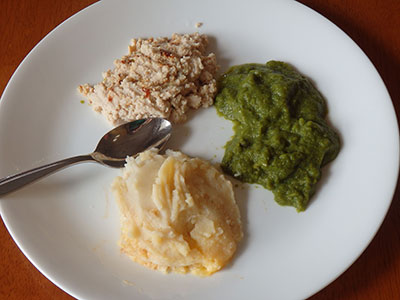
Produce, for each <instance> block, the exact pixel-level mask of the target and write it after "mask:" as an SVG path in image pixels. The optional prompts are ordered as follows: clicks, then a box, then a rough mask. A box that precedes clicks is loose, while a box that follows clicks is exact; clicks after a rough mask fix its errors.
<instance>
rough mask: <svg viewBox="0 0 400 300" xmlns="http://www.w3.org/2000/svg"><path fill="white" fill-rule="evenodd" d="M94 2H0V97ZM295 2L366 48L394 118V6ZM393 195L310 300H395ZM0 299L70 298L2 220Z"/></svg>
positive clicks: (366, 0) (388, 1)
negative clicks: (367, 238)
mask: <svg viewBox="0 0 400 300" xmlns="http://www.w3.org/2000/svg"><path fill="white" fill-rule="evenodd" d="M278 1H279V0H278ZM94 2H95V1H94V0H40V1H39V0H18V1H15V0H1V1H0V93H2V92H3V90H4V88H5V86H6V84H7V82H8V80H9V79H10V77H11V75H12V74H13V72H14V71H15V69H16V68H17V66H18V65H19V64H20V63H21V61H22V59H23V58H24V57H25V56H26V55H27V54H28V52H29V51H30V50H31V49H32V48H33V47H34V46H35V45H36V44H37V43H38V42H39V41H40V40H41V39H42V38H43V37H44V36H45V35H46V34H47V33H49V32H50V31H51V30H52V29H54V27H56V26H57V25H58V24H60V23H61V22H62V21H64V20H65V19H67V18H68V17H70V16H71V15H73V14H75V13H76V12H78V11H79V10H81V9H83V8H84V7H86V6H88V5H90V4H92V3H94ZM300 2H302V3H303V4H305V5H307V6H309V7H311V8H313V9H314V10H316V11H318V12H319V13H321V14H322V15H324V16H325V17H326V18H328V19H329V20H331V21H332V22H333V23H335V24H336V25H337V26H339V27H340V28H341V29H342V30H343V31H345V32H346V33H347V34H348V35H349V36H350V37H351V38H352V39H353V40H354V41H355V42H356V43H357V44H358V45H359V46H360V47H361V48H362V49H363V50H364V52H365V53H366V55H367V56H368V57H369V58H370V60H371V61H372V63H373V64H374V65H375V67H376V69H377V70H378V72H379V73H380V75H381V76H382V78H383V81H384V82H385V84H386V87H387V89H388V90H389V93H390V96H391V98H392V101H393V104H394V107H395V110H396V115H397V118H398V119H399V113H400V1H399V0H349V1H343V0H324V1H321V0H301V1H300ZM377 176H384V174H378V175H377ZM399 196H400V188H399V182H398V184H397V188H396V192H395V195H394V199H393V203H392V205H391V207H390V210H389V212H388V215H387V217H386V219H385V221H384V223H383V225H382V227H381V228H380V230H379V232H378V234H377V235H376V237H375V238H374V239H373V241H372V243H371V244H370V245H369V247H368V248H367V250H366V251H365V252H364V253H363V254H362V255H361V257H360V258H359V259H358V260H357V261H356V262H355V263H354V264H353V265H352V266H351V267H350V268H349V269H348V270H347V271H346V272H345V273H344V274H343V275H341V276H340V277H339V278H338V279H337V280H335V281H334V282H333V283H331V284H330V285H329V286H328V287H326V288H325V289H323V290H322V291H320V292H319V293H317V294H316V295H314V296H313V297H311V298H310V300H327V299H328V300H329V299H335V300H336V299H352V300H354V299H360V300H361V299H362V300H368V299H371V300H379V299H387V300H392V299H400V203H399ZM344 246H345V245H344ZM288 288H289V287H288ZM0 299H9V300H12V299H72V297H71V296H69V295H67V294H66V293H65V292H63V291H62V290H60V289H59V288H57V287H56V286H55V285H54V284H53V283H51V282H50V281H49V280H48V279H46V278H45V277H44V276H43V275H42V274H41V273H40V272H39V271H38V270H36V269H35V267H34V266H33V265H32V264H31V263H30V262H29V261H28V260H27V259H26V258H25V256H24V255H23V254H22V252H21V251H20V250H19V249H18V247H17V246H16V245H15V243H14V241H13V240H12V239H11V237H10V235H9V234H8V232H7V229H6V228H5V226H4V224H3V223H2V222H1V224H0Z"/></svg>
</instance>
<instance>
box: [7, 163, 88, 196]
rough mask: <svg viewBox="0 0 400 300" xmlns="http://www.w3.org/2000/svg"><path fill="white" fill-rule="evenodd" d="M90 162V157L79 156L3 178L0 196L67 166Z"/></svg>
mask: <svg viewBox="0 0 400 300" xmlns="http://www.w3.org/2000/svg"><path fill="white" fill-rule="evenodd" d="M91 160H92V161H94V159H93V157H92V156H91V155H80V156H75V157H71V158H67V159H63V160H59V161H56V162H53V163H50V164H47V165H44V166H41V167H38V168H35V169H32V170H28V171H25V172H22V173H19V174H16V175H11V176H7V177H4V178H2V179H0V196H1V195H5V194H7V193H10V192H12V191H14V190H16V189H19V188H21V187H23V186H25V185H27V184H28V183H31V182H33V181H35V180H38V179H40V178H42V177H44V176H46V175H49V174H51V173H53V172H55V171H57V170H60V169H62V168H65V167H67V166H69V165H72V164H76V163H79V162H84V161H91Z"/></svg>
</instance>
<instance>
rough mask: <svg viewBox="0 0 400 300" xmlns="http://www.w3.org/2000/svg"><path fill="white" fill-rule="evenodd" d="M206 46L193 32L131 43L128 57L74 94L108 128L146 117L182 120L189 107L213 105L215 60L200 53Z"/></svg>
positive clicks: (213, 56)
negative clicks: (104, 120)
mask: <svg viewBox="0 0 400 300" xmlns="http://www.w3.org/2000/svg"><path fill="white" fill-rule="evenodd" d="M207 44H208V40H207V37H206V36H205V35H201V34H199V33H193V34H173V35H172V37H171V38H166V37H163V38H157V39H154V38H149V39H133V40H132V41H131V45H130V46H129V54H128V55H125V56H123V57H122V58H121V59H117V60H115V62H114V65H115V68H114V69H113V70H108V71H107V72H105V73H103V81H102V82H100V83H98V84H96V85H89V84H84V85H80V86H79V87H78V90H79V91H80V93H81V94H82V95H84V96H85V97H87V99H88V102H89V104H90V105H91V106H92V107H93V109H94V110H95V111H97V112H100V113H102V114H103V115H104V116H105V117H106V118H107V119H108V120H109V121H110V122H111V123H112V124H113V125H117V124H120V123H123V122H129V121H132V120H137V119H142V118H148V117H162V118H166V119H169V120H170V121H172V122H174V123H180V122H183V121H185V120H186V112H187V111H188V110H189V109H190V108H192V109H198V108H200V107H208V106H210V105H212V104H213V102H214V97H215V94H216V92H217V84H216V79H215V76H216V72H217V62H216V58H215V55H214V54H213V53H211V54H208V55H206V47H207Z"/></svg>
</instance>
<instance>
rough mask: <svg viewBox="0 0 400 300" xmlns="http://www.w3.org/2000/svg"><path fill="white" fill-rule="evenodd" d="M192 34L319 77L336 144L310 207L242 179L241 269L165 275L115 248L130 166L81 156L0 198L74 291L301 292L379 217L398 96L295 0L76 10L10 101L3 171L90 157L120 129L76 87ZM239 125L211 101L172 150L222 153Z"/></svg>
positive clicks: (81, 294)
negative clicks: (116, 183) (135, 47)
mask: <svg viewBox="0 0 400 300" xmlns="http://www.w3.org/2000/svg"><path fill="white" fill-rule="evenodd" d="M197 22H202V23H203V26H202V27H200V28H196V27H195V24H196V23H197ZM194 31H200V32H201V33H205V34H207V35H209V37H210V50H211V51H214V52H215V53H216V55H217V59H218V62H219V64H220V65H221V70H222V71H224V70H226V68H227V67H228V66H231V65H235V64H241V63H246V62H259V63H263V62H266V61H268V60H272V59H275V60H282V61H286V62H289V63H290V64H292V65H294V66H295V67H296V68H297V69H298V70H299V71H300V72H302V73H303V74H305V75H307V76H308V77H310V78H311V79H312V80H313V82H314V83H315V85H316V86H317V88H318V89H319V90H320V91H321V93H322V94H323V95H324V96H325V98H326V99H327V103H328V106H329V110H330V112H329V120H330V122H331V124H332V126H334V127H335V128H336V129H337V131H338V132H339V133H340V136H341V141H342V150H341V152H340V154H339V156H338V158H337V159H336V160H335V161H334V162H333V163H331V164H330V165H329V166H327V167H326V168H325V169H324V175H323V178H322V180H321V183H320V185H319V188H318V192H317V193H316V195H315V196H314V197H313V200H312V202H311V204H310V205H309V207H308V209H307V210H306V211H305V212H304V213H297V212H296V211H295V210H294V209H293V208H290V207H280V206H279V205H277V204H276V203H275V202H274V200H273V196H272V194H271V193H270V192H269V191H267V190H264V189H262V188H257V187H256V186H244V187H238V188H237V189H236V196H237V200H238V203H239V205H240V209H241V214H242V219H243V224H244V231H245V238H244V240H243V242H242V243H241V245H240V248H239V250H238V252H237V255H236V256H235V258H234V259H233V261H232V263H231V264H230V265H228V266H227V267H226V268H224V269H223V270H222V271H220V272H218V273H216V274H214V275H213V276H211V277H208V278H198V277H196V276H191V275H176V274H169V275H164V274H161V273H159V272H156V271H152V270H148V269H146V268H144V267H142V266H140V265H138V264H136V263H134V262H132V261H130V260H129V259H128V258H127V257H125V256H124V255H122V254H121V253H120V252H119V249H118V246H117V240H118V238H119V215H118V208H117V206H116V204H115V201H114V199H113V197H112V194H111V193H110V189H109V188H110V184H111V181H112V179H113V178H114V177H115V176H116V175H117V174H119V172H120V170H115V169H109V168H105V167H102V166H100V165H96V164H81V165H77V166H73V167H71V168H68V169H66V170H63V171H61V172H59V173H57V174H55V175H52V176H51V177H47V178H46V179H44V180H42V181H40V182H37V183H35V184H33V185H30V186H28V187H26V188H24V189H22V190H20V191H17V192H15V193H12V194H10V195H7V196H3V197H1V214H2V218H3V220H4V222H5V224H6V226H7V228H8V230H9V231H10V233H11V235H12V236H13V238H14V240H15V241H16V243H17V244H18V246H19V247H20V248H21V250H22V251H23V252H24V254H25V255H26V256H27V257H28V258H29V259H30V260H31V262H32V263H33V264H34V265H35V266H36V267H37V268H38V269H39V270H40V271H41V272H42V273H43V274H45V276H47V277H48V278H49V279H50V280H51V281H53V282H54V283H55V284H56V285H58V286H59V287H61V288H62V289H64V290H65V291H66V292H68V293H70V294H71V295H73V296H74V297H77V298H80V299H133V298H134V299H161V298H162V299H183V298H185V299H186V298H187V299H244V298H245V297H246V298H250V299H280V300H282V299H300V298H306V297H308V296H310V295H312V294H313V293H315V292H317V291H318V290H320V289H321V288H323V287H325V286H326V285H327V284H328V283H330V282H331V281H332V280H334V279H335V278H336V277H337V276H339V275H340V274H341V273H342V272H343V271H344V270H345V269H346V268H348V267H349V266H350V265H351V264H352V263H353V262H354V260H355V259H356V258H357V257H358V256H359V255H360V254H361V252H362V251H363V250H364V249H365V248H366V246H367V245H368V244H369V242H370V241H371V239H372V238H373V236H374V235H375V233H376V231H377V229H378V228H379V226H380V224H381V222H382V221H383V219H384V217H385V214H386V212H387V209H388V207H389V205H390V202H391V199H392V196H393V191H394V187H395V183H396V179H397V172H398V166H399V133H398V128H397V122H396V117H395V114H394V110H393V107H392V103H391V100H390V97H389V95H388V93H387V91H386V89H385V86H384V84H383V82H382V80H381V78H380V77H379V75H378V73H377V72H376V70H375V69H374V67H373V66H372V64H371V63H370V61H369V60H368V59H367V57H366V56H365V55H364V54H363V52H362V51H361V50H360V49H359V48H358V46H357V45H356V44H355V43H354V42H353V41H352V40H351V39H350V38H349V37H347V36H346V35H345V34H344V33H343V32H342V31H340V30H339V29H338V28H337V27H336V26H335V25H333V24H332V23H330V22H329V21H327V20H326V19H324V18H323V17H321V16H320V15H318V14H317V13H315V12H314V11H312V10H310V9H308V8H306V7H304V6H303V5H301V4H298V3H296V2H294V1H261V0H260V1H251V2H249V1H234V2H233V1H229V0H223V1H214V0H203V1H186V0H170V1H139V0H137V1H101V2H100V3H98V4H95V5H93V6H90V7H89V8H87V9H85V10H83V11H81V12H80V13H78V14H77V15H75V16H74V17H72V18H70V19H69V20H67V21H66V22H64V23H63V24H62V25H60V26H59V27H57V28H56V29H55V30H54V31H53V32H51V33H50V34H49V35H48V36H47V37H46V38H45V39H44V40H43V41H41V42H40V43H39V44H38V45H37V46H36V47H35V48H34V49H33V50H32V51H31V53H30V54H29V55H28V56H27V57H26V59H25V60H24V61H23V63H22V64H21V65H20V67H19V68H18V69H17V71H16V72H15V74H14V75H13V77H12V79H11V81H10V83H9V84H8V86H7V88H6V90H5V92H4V94H3V97H2V100H1V101H0V161H1V165H0V176H1V177H3V176H6V175H9V174H11V173H15V172H18V171H22V170H25V169H29V168H32V167H35V166H38V165H41V164H44V163H47V162H51V161H54V160H57V159H61V158H65V157H69V156H72V155H76V154H84V153H88V152H91V151H92V150H93V149H94V147H95V145H96V144H97V141H98V139H99V138H100V137H101V136H102V135H103V134H104V133H105V132H106V131H108V130H109V129H110V128H111V126H110V125H109V124H108V123H107V122H106V121H105V120H104V119H103V117H102V116H100V115H98V114H96V113H94V112H93V111H91V108H90V107H88V106H87V105H86V104H85V105H82V104H81V103H80V100H81V99H82V98H81V96H79V94H78V92H77V91H76V88H77V86H78V85H79V84H83V83H87V82H89V83H96V82H98V81H100V80H101V72H103V71H105V70H106V69H108V68H112V66H113V65H112V63H113V60H114V59H116V58H118V57H121V56H122V55H124V54H126V53H127V46H128V44H129V42H130V39H131V38H134V37H150V36H154V37H158V36H170V35H171V34H172V33H174V32H178V33H188V32H189V33H190V32H194ZM231 134H232V130H231V124H230V122H227V121H225V120H223V119H222V118H220V117H218V116H217V115H216V112H215V110H214V108H209V109H204V110H200V111H196V112H193V113H192V114H191V116H190V119H189V121H188V122H187V123H186V124H184V125H182V126H176V127H175V129H174V134H173V135H174V137H173V140H172V141H171V143H170V144H169V145H170V147H171V148H173V149H180V150H182V151H183V152H185V153H187V154H189V155H192V156H199V157H202V158H205V159H210V160H213V161H214V162H218V161H220V159H221V157H222V155H223V149H222V147H223V145H224V144H225V142H226V141H227V140H228V139H229V138H230V136H231ZM383 174H384V176H383Z"/></svg>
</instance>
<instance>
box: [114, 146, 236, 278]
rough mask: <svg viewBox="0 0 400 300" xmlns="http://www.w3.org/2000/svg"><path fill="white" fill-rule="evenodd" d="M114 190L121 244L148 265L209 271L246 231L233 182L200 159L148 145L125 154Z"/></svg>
mask: <svg viewBox="0 0 400 300" xmlns="http://www.w3.org/2000/svg"><path fill="white" fill-rule="evenodd" d="M113 191H114V193H115V195H116V198H117V202H118V204H119V208H120V211H121V229H122V230H121V239H120V246H121V249H122V251H123V252H124V253H126V254H127V255H128V256H129V257H131V258H132V259H133V260H134V261H136V262H138V263H140V264H142V265H144V266H147V267H149V268H152V269H155V270H160V271H164V272H168V271H173V272H178V273H193V274H196V275H201V276H207V275H210V274H212V273H214V272H216V271H218V270H220V269H221V268H222V267H223V266H224V265H226V264H227V263H228V262H229V260H230V259H231V258H232V256H233V254H234V253H235V251H236V247H237V243H238V242H239V241H240V240H241V238H242V236H243V233H242V228H241V221H240V214H239V209H238V206H237V204H236V202H235V198H234V194H233V190H232V184H231V183H230V181H228V180H227V179H226V178H225V177H224V175H223V174H222V173H221V172H219V171H218V170H217V169H215V168H214V167H213V166H211V165H210V164H209V163H208V162H205V161H203V160H201V159H198V158H190V157H188V156H186V155H184V154H182V153H180V152H174V151H171V150H167V152H166V155H159V154H157V152H156V151H155V150H148V151H146V152H143V153H141V154H140V155H139V156H138V157H137V158H128V159H127V164H126V166H125V169H124V170H123V175H122V176H120V177H117V178H116V179H115V181H114V183H113Z"/></svg>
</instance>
